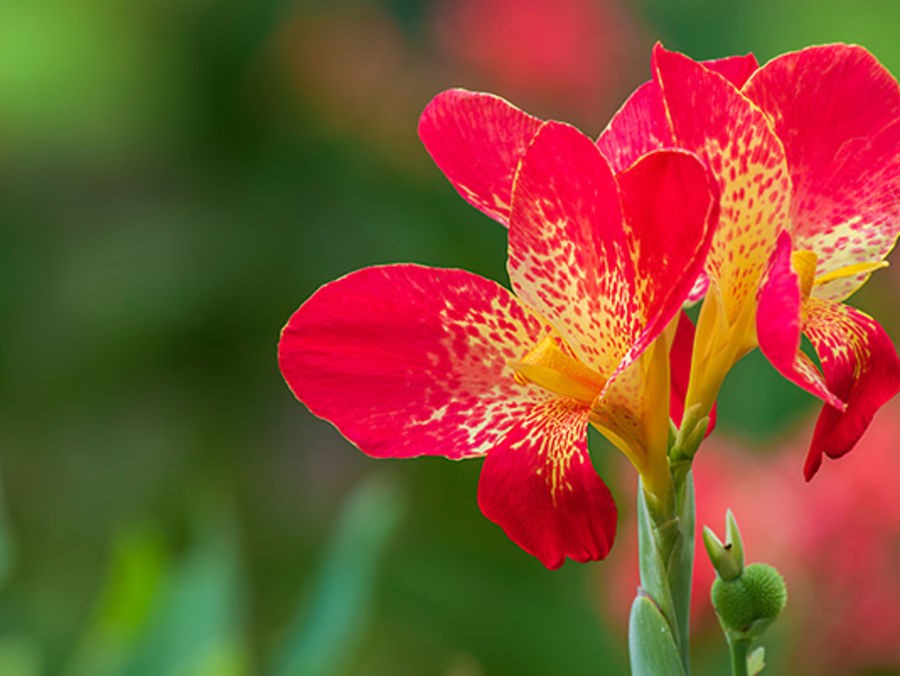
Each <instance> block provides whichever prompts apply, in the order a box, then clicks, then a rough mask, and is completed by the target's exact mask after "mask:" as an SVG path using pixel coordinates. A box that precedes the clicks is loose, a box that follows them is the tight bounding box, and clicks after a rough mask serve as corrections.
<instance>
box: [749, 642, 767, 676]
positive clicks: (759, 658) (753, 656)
mask: <svg viewBox="0 0 900 676" xmlns="http://www.w3.org/2000/svg"><path fill="white" fill-rule="evenodd" d="M765 668H766V649H765V648H763V647H762V646H758V647H756V648H754V649H753V651H752V652H751V653H750V655H748V656H747V673H748V674H749V676H758V675H759V674H760V673H762V670H763V669H765Z"/></svg>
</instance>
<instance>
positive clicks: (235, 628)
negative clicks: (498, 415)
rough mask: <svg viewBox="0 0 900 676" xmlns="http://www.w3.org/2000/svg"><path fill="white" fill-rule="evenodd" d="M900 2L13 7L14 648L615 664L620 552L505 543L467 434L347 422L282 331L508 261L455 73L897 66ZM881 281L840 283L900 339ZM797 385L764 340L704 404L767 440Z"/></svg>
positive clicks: (244, 663) (9, 597) (10, 657)
mask: <svg viewBox="0 0 900 676" xmlns="http://www.w3.org/2000/svg"><path fill="white" fill-rule="evenodd" d="M898 25H900V3H896V2H890V1H889V0H853V1H850V0H846V1H838V0H833V1H825V0H792V2H789V3H785V2H780V1H777V0H771V1H761V0H755V1H751V0H744V1H736V2H728V3H725V2H719V1H718V0H684V1H683V2H671V1H669V0H641V1H639V2H632V3H626V2H613V1H612V0H609V1H607V0H565V1H563V0H557V1H556V2H547V1H535V2H531V1H529V0H517V1H512V0H459V1H454V0H446V1H443V2H442V1H440V0H434V1H427V0H383V1H381V2H378V1H376V0H370V1H369V2H351V1H335V2H325V1H324V0H323V1H320V2H312V1H307V2H304V1H302V0H300V1H294V2H288V1H285V0H255V1H251V0H221V1H218V2H214V1H213V0H153V1H150V0H135V1H133V2H127V3H125V2H119V1H117V0H55V1H54V0H34V1H33V2H24V1H19V0H7V1H6V2H3V3H0V232H2V238H0V346H2V347H0V396H2V404H0V483H2V486H3V491H2V504H3V512H4V515H3V518H2V519H0V525H2V529H0V533H2V537H0V582H2V587H0V674H3V675H4V676H5V675H6V674H10V675H13V676H18V675H19V674H21V675H23V676H31V675H37V674H78V675H91V676H93V675H95V674H97V675H104V674H148V675H156V674H179V675H188V674H226V675H227V674H235V675H237V674H284V675H287V674H302V675H304V676H313V675H329V676H330V675H332V674H334V675H343V674H353V675H360V676H363V675H365V676H370V675H371V676H376V675H385V676H387V675H397V676H403V675H407V674H409V675H419V674H441V675H446V676H482V675H491V674H501V675H505V674H515V675H523V676H527V675H530V674H563V675H569V674H571V675H579V674H621V673H627V666H626V662H625V643H624V638H625V627H624V623H623V622H622V619H621V617H617V616H616V614H615V612H612V613H610V612H608V610H607V609H606V606H605V604H604V601H603V599H604V596H605V594H606V592H605V590H606V589H608V588H609V586H610V585H617V584H619V585H621V584H622V583H621V581H617V580H616V579H614V578H613V577H612V576H611V575H610V574H609V573H608V572H607V571H606V569H605V564H595V565H578V564H573V563H571V562H570V563H568V564H566V565H565V566H564V567H563V568H562V569H561V570H559V571H556V572H553V573H549V572H547V571H545V570H544V569H543V568H542V567H541V566H540V564H539V563H538V562H537V561H536V560H534V559H532V558H531V557H529V556H528V555H526V554H524V553H522V552H521V551H520V550H519V549H518V548H517V547H516V546H515V545H513V544H512V543H511V542H510V541H509V540H507V539H506V537H505V536H504V535H503V534H502V532H501V531H500V529H499V528H497V527H496V526H494V525H493V524H491V523H490V522H488V521H487V520H486V519H484V518H483V517H482V516H481V515H480V514H479V512H478V508H477V505H476V502H475V488H476V483H477V475H478V472H479V466H478V465H479V463H477V462H470V463H459V464H455V463H448V462H446V461H443V460H435V459H429V460H419V461H416V462H387V461H382V462H376V461H373V460H370V459H367V458H365V457H364V456H363V455H362V454H360V453H359V452H357V451H356V450H354V449H353V448H352V447H351V446H350V445H349V444H347V443H346V442H345V441H344V440H343V439H342V438H341V437H340V436H339V435H338V434H337V433H336V432H335V431H334V430H333V428H331V426H330V425H328V424H326V423H323V422H321V421H318V420H316V419H315V418H314V417H313V416H312V415H311V414H310V413H309V412H308V411H306V409H305V408H303V407H302V406H301V405H299V404H298V403H297V402H296V401H295V400H294V399H293V397H292V395H291V393H290V392H289V390H288V389H287V387H286V386H285V385H284V383H283V382H282V380H281V377H280V375H279V373H278V370H277V366H276V362H275V344H276V341H277V339H278V332H279V330H280V327H281V326H282V325H283V324H284V322H285V321H286V320H287V318H288V316H289V315H290V314H291V312H293V311H294V310H295V309H296V307H297V306H298V305H299V304H300V303H301V302H302V301H303V300H304V299H305V298H307V297H308V296H309V295H310V294H311V293H312V292H313V291H314V290H315V289H316V288H317V287H318V286H319V285H321V284H323V283H324V282H326V281H329V280H331V279H333V278H335V277H337V276H340V275H342V274H344V273H346V272H348V271H350V270H353V269H356V268H359V267H362V266H365V265H369V264H374V263H384V262H394V261H415V262H420V263H426V264H432V265H442V266H452V267H463V268H467V269H469V270H473V271H475V272H478V273H480V274H483V275H485V276H488V277H491V278H494V279H498V280H500V281H504V282H505V273H504V262H505V260H504V259H505V231H504V230H503V229H502V228H501V227H500V226H498V225H496V224H495V223H493V222H491V221H490V220H489V219H487V218H486V217H484V216H482V215H481V214H479V213H478V212H476V211H475V210H474V209H472V208H470V207H468V206H467V205H466V204H465V203H464V202H463V201H462V200H461V199H460V198H459V197H458V196H457V195H456V193H455V192H454V191H453V189H452V188H451V187H450V185H449V184H448V183H447V182H446V181H445V180H444V179H443V177H442V176H441V174H440V172H439V171H438V170H437V169H436V168H435V167H434V166H433V165H432V163H431V162H430V160H429V158H428V157H427V155H426V153H425V151H424V150H423V149H422V148H421V146H420V145H419V143H418V140H417V138H416V135H415V129H416V121H417V117H418V114H419V112H420V111H421V109H422V108H423V107H424V106H425V104H426V103H427V102H428V100H429V99H430V97H431V96H433V95H434V94H435V93H437V92H438V91H440V90H442V89H445V88H448V87H450V86H456V85H462V86H467V87H469V88H480V89H488V90H491V91H496V92H498V93H501V94H503V95H504V96H506V97H507V98H509V99H511V100H513V101H515V102H516V103H518V104H520V105H521V106H523V107H525V108H526V109H528V110H530V111H532V112H534V113H536V114H539V115H542V116H545V117H555V118H559V119H566V120H570V121H573V122H575V123H576V124H578V125H579V126H580V127H581V128H582V129H584V130H585V131H586V132H588V133H590V134H592V135H593V134H596V133H598V132H599V131H600V130H601V129H602V128H603V127H604V125H605V123H606V120H607V119H608V118H609V116H610V115H611V114H612V112H613V111H614V110H615V109H616V107H617V106H618V104H619V103H620V102H621V101H622V100H623V99H624V97H625V96H626V95H627V94H628V92H629V91H630V90H631V89H632V88H633V87H634V86H636V85H637V84H639V83H640V82H641V81H643V80H645V79H646V78H647V76H648V63H649V48H650V46H651V44H652V43H653V41H654V40H656V39H662V40H663V41H664V42H665V43H666V45H667V46H669V47H671V48H675V49H679V50H683V51H687V52H688V53H689V54H691V55H692V56H694V57H697V58H711V57H717V56H723V55H727V54H734V53H743V52H747V51H753V52H755V53H756V54H757V56H758V57H759V58H760V60H766V59H768V58H770V57H772V56H774V55H776V54H778V53H780V52H782V51H787V50H792V49H797V48H800V47H803V46H805V45H807V44H811V43H818V42H826V41H847V42H859V43H861V44H863V45H865V46H866V47H868V48H869V49H870V50H871V51H873V52H874V53H875V54H876V55H877V56H878V57H879V58H880V59H881V60H882V62H883V63H884V64H885V65H886V66H887V67H888V68H890V69H891V70H892V71H893V72H894V73H898V72H900V42H898V40H897V26H898ZM897 288H898V280H897V278H896V277H894V276H892V274H891V273H890V272H887V273H882V274H881V275H877V276H876V279H875V280H874V281H873V282H872V283H871V284H870V285H869V287H867V289H865V290H864V292H863V293H861V294H860V295H859V297H858V298H857V299H856V301H857V304H859V305H861V306H862V307H864V308H866V309H869V310H870V311H872V312H873V313H877V314H878V316H879V318H880V319H881V320H882V321H883V323H884V324H885V325H886V326H887V327H888V329H889V330H893V332H894V333H893V335H894V336H897V335H900V334H898V333H897V329H898V328H900V313H898V312H897V308H896V304H895V302H894V301H893V300H892V294H895V293H896V291H895V290H896V289H897ZM814 407H815V403H814V402H813V401H812V399H811V398H809V397H807V396H806V395H804V394H802V393H800V392H798V391H795V390H794V389H792V388H791V386H789V385H788V384H787V383H785V382H782V381H781V380H780V379H779V378H778V377H776V375H775V374H774V371H772V369H771V368H770V367H768V366H767V365H765V364H764V362H763V361H762V360H761V359H758V358H756V356H754V357H751V358H748V359H747V360H745V362H743V363H742V364H741V365H740V366H739V368H738V369H737V370H736V372H735V373H734V374H733V376H732V377H731V378H730V379H729V381H728V383H727V386H726V390H725V392H724V393H723V397H722V400H721V405H720V415H721V427H720V429H721V431H722V433H724V434H726V435H727V434H731V435H732V436H737V437H743V438H744V439H748V440H752V441H754V442H759V443H761V444H763V445H765V444H767V443H770V442H771V441H772V440H774V439H776V438H777V437H779V435H784V434H786V433H788V432H789V431H790V430H792V429H793V428H795V427H796V426H797V425H800V424H802V423H804V422H806V421H808V420H809V417H810V415H812V412H813V409H814ZM598 446H599V444H598ZM760 452H762V451H760ZM596 461H597V465H598V468H599V469H600V471H601V474H603V475H604V477H605V478H607V479H608V480H609V481H610V483H611V484H613V487H614V492H615V493H616V495H617V496H618V497H620V498H621V497H622V496H627V495H628V492H627V490H626V489H625V488H623V487H622V486H623V485H624V484H621V482H620V481H618V479H617V476H618V474H617V472H616V471H611V470H609V469H608V468H609V467H610V463H611V464H613V465H615V463H616V462H617V460H616V458H614V457H613V456H612V455H611V454H609V453H607V452H606V451H604V450H603V449H602V448H600V449H598V453H597V457H596ZM796 463H797V471H796V479H797V489H798V490H801V489H802V483H801V479H800V463H801V457H800V456H799V455H798V457H797V458H796ZM604 468H606V469H604ZM630 480H631V479H630V478H629V481H630ZM620 484H621V485H620ZM620 503H621V508H622V510H623V512H627V511H628V510H629V508H630V505H629V504H628V501H627V498H625V499H624V500H623V499H620ZM628 555H629V553H628V552H620V551H618V549H614V552H613V555H612V557H611V558H615V557H617V556H621V557H624V556H628ZM631 591H632V590H631V589H629V590H628V591H627V593H626V596H628V595H629V594H631ZM776 643H777V642H776ZM706 645H707V651H706V653H704V656H702V658H701V664H702V665H705V667H706V668H708V673H721V671H720V670H721V669H722V668H723V665H724V664H725V663H724V662H722V660H723V659H724V653H723V652H722V650H721V648H720V646H719V645H718V643H717V641H715V640H712V641H709V642H707V644H706ZM773 650H774V658H773V659H774V662H773V664H774V665H775V666H774V667H773V673H778V671H777V669H778V668H779V667H778V666H777V665H778V664H781V665H782V668H784V669H787V668H788V667H785V666H784V665H786V664H788V663H789V662H790V659H791V658H790V655H789V651H788V648H786V647H782V648H780V649H779V648H778V645H776V646H775V647H774V648H773ZM779 650H781V652H780V653H779ZM779 655H781V656H780V657H779ZM779 660H780V662H779ZM883 666H886V668H890V667H891V665H883ZM894 666H896V664H895V665H894ZM792 668H793V669H794V670H793V671H791V672H790V673H802V669H799V670H798V667H796V666H795V667H792ZM701 673H705V672H702V670H701ZM767 673H768V672H767ZM783 673H788V672H787V671H784V672H783ZM810 673H812V672H810ZM879 673H881V672H879ZM885 673H887V672H885Z"/></svg>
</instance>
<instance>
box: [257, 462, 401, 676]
mask: <svg viewBox="0 0 900 676" xmlns="http://www.w3.org/2000/svg"><path fill="white" fill-rule="evenodd" d="M403 511H404V509H403V500H402V499H401V497H400V496H399V495H398V493H397V490H396V488H395V487H394V486H391V485H386V484H384V483H382V482H380V481H378V480H377V479H376V480H369V481H367V482H366V483H363V484H362V485H361V486H360V487H359V488H357V490H356V491H355V492H354V494H353V495H352V496H351V497H350V499H349V500H348V501H347V504H346V505H345V507H344V512H343V514H342V515H341V518H340V521H339V523H338V524H337V526H336V528H335V530H334V535H333V536H332V539H331V541H330V542H329V543H328V544H327V546H326V549H325V554H324V556H323V558H322V560H321V562H320V564H319V568H318V570H317V571H316V572H315V573H314V577H313V581H312V588H311V590H310V594H309V597H308V599H307V600H306V603H303V604H301V607H300V609H299V611H298V613H297V617H296V618H295V620H294V622H293V628H292V629H290V630H289V631H288V636H287V638H286V640H285V641H284V643H283V646H282V650H281V655H280V658H279V659H278V660H277V663H276V667H275V669H274V673H275V674H276V675H277V676H331V675H333V674H337V673H340V672H341V666H342V665H343V664H344V661H345V660H346V658H347V657H348V656H349V655H351V654H352V651H353V649H354V648H355V647H356V645H357V644H358V642H359V639H360V637H361V636H362V634H363V631H364V630H365V627H366V624H367V621H368V619H369V616H370V614H371V605H372V600H373V596H374V593H375V588H376V582H377V577H376V576H377V573H378V569H379V565H380V563H381V560H382V558H383V555H384V553H385V551H386V550H387V545H388V542H389V541H390V538H391V536H392V535H393V534H394V532H395V531H396V529H397V526H398V525H399V524H400V518H401V516H402V515H403Z"/></svg>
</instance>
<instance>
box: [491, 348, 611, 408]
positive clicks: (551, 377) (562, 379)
mask: <svg viewBox="0 0 900 676" xmlns="http://www.w3.org/2000/svg"><path fill="white" fill-rule="evenodd" d="M507 364H509V366H510V368H512V369H513V370H514V371H515V375H514V377H515V379H516V382H518V383H521V384H522V385H525V384H527V383H533V384H534V385H537V386H539V387H542V388H543V389H545V390H547V391H548V392H552V393H553V394H558V395H560V396H563V397H569V398H571V399H576V400H578V401H580V402H583V403H585V404H590V403H591V402H592V401H594V399H595V398H596V397H597V395H598V394H600V392H601V391H602V390H603V386H604V385H605V384H606V381H605V380H604V378H603V377H602V376H601V375H600V374H599V373H597V372H596V371H594V370H593V369H591V368H588V367H587V366H585V365H584V364H582V363H581V362H580V361H578V359H576V358H575V357H574V355H572V354H571V351H570V350H569V348H568V346H566V345H565V343H564V342H563V341H562V339H560V338H559V337H558V336H553V335H550V336H547V337H546V338H544V339H543V340H541V342H539V343H538V344H537V345H535V346H534V348H533V349H532V350H531V351H530V352H529V353H528V354H526V355H525V356H524V357H522V359H521V360H520V361H513V360H510V361H508V362H507Z"/></svg>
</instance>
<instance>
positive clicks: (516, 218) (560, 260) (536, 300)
mask: <svg viewBox="0 0 900 676" xmlns="http://www.w3.org/2000/svg"><path fill="white" fill-rule="evenodd" d="M509 276H510V281H511V282H512V285H513V288H514V289H515V291H516V294H517V295H518V296H519V298H521V299H522V300H523V301H525V302H527V303H528V304H529V305H530V306H531V307H533V308H535V309H536V310H538V311H539V312H540V313H541V314H542V315H543V316H545V317H546V318H547V319H548V320H549V321H550V323H551V324H553V326H554V327H555V328H556V329H557V330H558V331H559V332H560V333H561V334H562V335H563V337H564V338H565V339H566V341H567V342H568V343H569V345H570V346H571V347H572V349H573V350H574V351H575V352H576V354H577V355H578V357H579V358H580V360H581V361H582V362H584V363H585V364H587V365H588V366H590V367H592V368H594V369H595V370H597V371H598V372H599V373H601V374H602V375H603V376H604V377H608V376H609V375H610V374H611V373H612V372H613V371H614V370H615V368H616V367H617V366H618V365H619V362H620V361H621V360H622V358H623V357H624V356H625V354H626V353H627V352H628V350H629V349H630V348H631V345H632V343H633V340H634V338H635V337H637V335H638V333H639V331H640V328H641V327H640V318H636V317H635V310H636V309H637V308H636V306H635V304H634V303H635V300H634V294H633V293H632V289H633V285H634V271H633V269H631V268H630V260H629V256H628V242H627V240H626V236H625V231H624V228H623V225H622V210H621V203H620V199H619V191H618V188H617V186H616V181H615V178H614V177H613V174H612V170H611V169H610V168H609V165H608V164H607V163H606V160H604V159H603V156H602V155H601V154H600V152H599V151H598V150H597V148H596V147H595V146H594V144H593V142H591V140H590V139H589V138H588V137H586V136H585V135H584V134H582V133H581V132H579V131H578V130H577V129H575V128H574V127H570V126H568V125H564V124H561V123H558V122H548V123H546V124H545V125H544V126H543V127H542V128H541V130H540V132H539V133H538V135H537V136H536V137H535V140H534V141H533V142H532V144H531V147H530V148H529V150H528V152H527V153H526V155H525V157H524V158H523V160H522V163H521V165H520V168H519V174H518V177H517V178H516V184H515V188H514V190H513V206H512V212H511V218H510V228H509Z"/></svg>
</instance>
